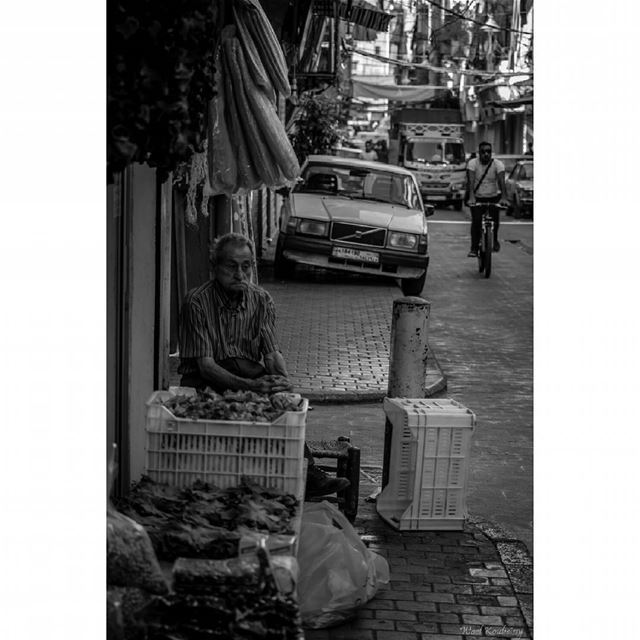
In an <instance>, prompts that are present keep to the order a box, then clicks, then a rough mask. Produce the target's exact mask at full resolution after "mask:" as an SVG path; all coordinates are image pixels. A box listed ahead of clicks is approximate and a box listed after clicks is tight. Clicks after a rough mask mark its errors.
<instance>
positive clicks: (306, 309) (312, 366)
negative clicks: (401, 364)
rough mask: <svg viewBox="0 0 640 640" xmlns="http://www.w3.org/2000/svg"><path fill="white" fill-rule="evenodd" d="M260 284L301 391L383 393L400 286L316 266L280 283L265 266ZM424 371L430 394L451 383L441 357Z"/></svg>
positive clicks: (340, 397) (373, 396) (356, 395)
mask: <svg viewBox="0 0 640 640" xmlns="http://www.w3.org/2000/svg"><path fill="white" fill-rule="evenodd" d="M310 282H313V285H312V286H313V289H312V291H313V295H309V293H310V292H309V289H308V287H309V283H310ZM260 284H261V285H262V286H263V287H265V289H267V290H268V291H269V293H271V295H272V297H273V299H274V302H275V304H276V310H277V314H278V338H279V341H280V348H281V349H282V352H283V354H284V357H285V361H286V362H287V368H288V371H289V374H290V376H291V379H292V381H293V383H294V386H295V388H296V391H298V392H300V393H301V394H303V395H304V396H306V397H307V398H309V399H310V400H315V401H353V400H357V401H366V400H369V401H371V400H380V399H382V398H383V397H384V395H385V394H386V390H387V386H388V369H389V350H390V336H391V318H392V312H393V301H394V300H396V299H397V298H401V297H402V292H401V291H400V289H399V287H398V286H397V285H395V284H394V283H393V282H392V281H387V280H383V279H375V278H357V279H356V278H353V277H349V276H347V277H343V276H342V274H341V275H340V276H338V277H336V276H335V275H332V274H329V273H323V272H320V273H316V272H311V271H304V272H303V273H302V274H297V275H296V276H294V278H293V279H292V280H287V281H285V282H282V281H278V280H275V279H274V278H273V276H272V275H271V271H270V269H268V268H266V267H263V268H262V269H261V272H260ZM426 374H427V375H426V380H425V389H426V391H427V393H428V394H429V395H431V394H433V393H436V392H437V391H440V390H441V389H443V388H444V387H445V384H446V381H445V379H444V376H443V375H442V372H441V371H440V368H439V366H438V364H437V360H436V359H435V354H431V357H428V358H427V372H426Z"/></svg>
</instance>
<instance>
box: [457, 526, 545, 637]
mask: <svg viewBox="0 0 640 640" xmlns="http://www.w3.org/2000/svg"><path fill="white" fill-rule="evenodd" d="M467 523H468V524H469V526H471V527H475V528H476V529H478V530H479V531H480V532H481V533H482V534H483V535H484V536H486V537H487V538H488V539H489V540H490V541H491V542H492V543H493V544H494V546H495V547H496V550H497V551H498V555H499V556H500V561H501V562H502V564H503V565H504V567H505V569H506V571H507V575H508V576H509V581H510V582H511V586H512V587H513V591H514V593H515V594H516V598H517V599H518V607H519V609H520V611H522V615H523V616H524V619H525V622H526V623H527V627H528V628H529V633H530V635H531V637H532V638H533V558H532V557H531V554H530V553H529V550H528V549H527V546H526V545H525V543H524V542H522V540H519V539H518V538H517V537H516V536H515V535H514V534H513V533H512V532H511V531H509V529H508V528H506V527H503V526H502V525H499V524H496V523H494V522H490V521H489V520H485V519H484V518H481V517H478V516H468V518H467Z"/></svg>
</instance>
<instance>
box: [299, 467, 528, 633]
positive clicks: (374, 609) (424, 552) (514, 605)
mask: <svg viewBox="0 0 640 640" xmlns="http://www.w3.org/2000/svg"><path fill="white" fill-rule="evenodd" d="M367 473H368V475H369V476H371V479H372V480H375V481H376V482H377V481H378V478H375V477H374V476H375V473H376V472H375V471H372V470H369V472H367ZM363 477H364V476H363ZM376 482H370V481H369V480H368V479H366V477H364V481H363V482H361V485H360V490H361V496H362V498H361V500H360V507H359V511H358V517H357V518H356V522H355V528H356V530H357V531H358V533H359V534H360V535H361V537H362V539H363V540H364V542H365V544H366V545H367V546H368V547H369V549H371V550H372V551H375V552H376V553H378V554H380V555H382V556H384V557H385V558H386V559H387V561H388V562H389V568H390V574H391V580H390V582H389V585H387V587H386V588H385V589H384V590H381V591H380V592H378V594H377V595H376V597H375V598H374V599H373V600H372V601H371V602H369V603H367V604H366V605H365V606H364V607H362V608H361V609H360V610H359V611H358V613H357V616H356V617H355V618H353V619H352V620H350V621H349V622H347V623H345V624H342V625H340V626H337V627H331V628H329V629H309V630H306V632H305V638H306V640H329V639H331V640H463V639H467V638H476V637H500V638H503V639H504V638H514V639H515V638H518V639H519V638H533V595H532V594H533V588H532V587H533V566H532V560H531V558H530V556H529V554H528V552H527V549H526V546H525V545H524V544H523V543H522V542H520V541H518V540H514V539H513V538H511V537H510V536H509V534H508V533H506V532H504V531H502V530H501V529H500V528H499V527H496V526H494V525H491V524H490V523H486V522H483V521H481V520H479V519H473V518H472V519H471V520H470V521H469V522H468V524H466V525H465V528H464V530H463V531H413V532H400V531H396V530H395V529H393V528H392V527H391V526H389V525H387V524H386V523H385V522H384V521H383V520H382V519H381V518H380V517H379V516H378V515H377V513H376V511H375V505H374V504H372V503H370V502H366V501H365V499H364V498H366V496H368V495H370V494H371V492H372V491H373V490H374V489H375V488H376V487H377V484H376Z"/></svg>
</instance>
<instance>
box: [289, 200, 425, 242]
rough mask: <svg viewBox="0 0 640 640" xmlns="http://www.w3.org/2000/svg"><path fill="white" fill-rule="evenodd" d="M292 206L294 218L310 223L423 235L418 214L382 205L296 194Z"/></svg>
mask: <svg viewBox="0 0 640 640" xmlns="http://www.w3.org/2000/svg"><path fill="white" fill-rule="evenodd" d="M293 205H294V210H295V214H294V215H296V216H299V217H305V218H307V217H308V218H313V219H314V220H327V221H330V222H348V223H351V224H364V225H369V226H372V227H384V228H387V229H392V230H394V231H405V232H407V233H423V230H424V228H425V224H424V221H425V217H424V213H423V212H422V211H417V210H416V209H407V208H406V207H403V206H400V205H393V204H387V203H383V202H373V201H371V200H350V199H349V198H343V197H340V196H338V197H334V196H324V195H318V194H309V193H296V194H294V195H293Z"/></svg>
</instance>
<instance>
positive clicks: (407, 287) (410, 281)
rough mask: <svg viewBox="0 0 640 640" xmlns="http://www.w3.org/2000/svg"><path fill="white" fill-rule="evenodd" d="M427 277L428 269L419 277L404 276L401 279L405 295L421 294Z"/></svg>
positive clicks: (401, 286)
mask: <svg viewBox="0 0 640 640" xmlns="http://www.w3.org/2000/svg"><path fill="white" fill-rule="evenodd" d="M426 279H427V271H426V269H425V272H424V273H423V274H422V275H421V276H420V277H419V278H403V279H402V280H401V281H400V288H401V289H402V293H403V294H404V295H405V296H419V295H420V294H421V293H422V290H423V289H424V283H425V280H426Z"/></svg>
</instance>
